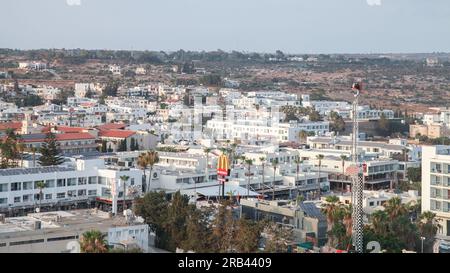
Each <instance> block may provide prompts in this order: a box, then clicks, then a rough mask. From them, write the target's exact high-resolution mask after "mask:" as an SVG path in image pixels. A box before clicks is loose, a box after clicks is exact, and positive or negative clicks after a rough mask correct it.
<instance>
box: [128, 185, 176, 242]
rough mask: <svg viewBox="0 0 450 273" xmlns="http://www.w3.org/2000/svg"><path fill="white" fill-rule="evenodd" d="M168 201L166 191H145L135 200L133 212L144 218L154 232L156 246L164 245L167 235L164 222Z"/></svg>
mask: <svg viewBox="0 0 450 273" xmlns="http://www.w3.org/2000/svg"><path fill="white" fill-rule="evenodd" d="M168 205H169V201H168V200H167V198H166V193H165V192H163V191H160V192H147V193H146V194H145V195H144V197H139V198H137V199H136V201H135V206H134V208H133V209H134V212H135V214H136V215H139V216H141V217H142V218H144V220H145V223H146V224H148V225H149V228H150V229H151V230H152V231H153V232H155V234H156V238H155V245H156V247H166V246H167V240H168V238H167V237H168V236H167V233H166V229H165V228H164V223H165V222H166V219H167V207H168Z"/></svg>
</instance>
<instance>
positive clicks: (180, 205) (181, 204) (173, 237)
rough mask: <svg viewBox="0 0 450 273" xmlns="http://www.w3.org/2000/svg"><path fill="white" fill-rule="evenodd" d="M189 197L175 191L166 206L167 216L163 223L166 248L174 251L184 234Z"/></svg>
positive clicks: (184, 236)
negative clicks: (166, 235) (166, 236)
mask: <svg viewBox="0 0 450 273" xmlns="http://www.w3.org/2000/svg"><path fill="white" fill-rule="evenodd" d="M188 202H189V198H188V197H187V196H186V195H181V193H180V192H179V191H177V192H176V193H175V194H174V195H173V196H172V200H171V202H170V203H169V205H168V207H167V218H166V220H165V221H164V223H163V226H164V229H165V231H166V232H167V234H168V240H167V246H166V249H168V250H169V251H175V250H176V248H177V247H178V246H179V244H180V242H182V241H183V240H184V239H185V238H186V236H187V234H186V225H187V219H188V213H189V204H188Z"/></svg>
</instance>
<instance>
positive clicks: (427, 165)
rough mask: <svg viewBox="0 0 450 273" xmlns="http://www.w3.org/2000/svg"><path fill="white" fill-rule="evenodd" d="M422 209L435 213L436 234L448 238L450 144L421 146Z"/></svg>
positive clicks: (449, 222)
mask: <svg viewBox="0 0 450 273" xmlns="http://www.w3.org/2000/svg"><path fill="white" fill-rule="evenodd" d="M422 211H431V212H434V213H436V214H437V217H438V218H439V219H441V220H442V221H441V222H440V224H441V225H442V229H440V230H439V231H438V234H439V235H443V236H449V237H448V238H450V146H423V149H422Z"/></svg>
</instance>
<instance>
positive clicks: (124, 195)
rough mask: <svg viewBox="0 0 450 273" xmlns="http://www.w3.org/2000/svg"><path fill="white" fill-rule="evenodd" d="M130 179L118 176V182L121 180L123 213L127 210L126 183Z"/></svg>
mask: <svg viewBox="0 0 450 273" xmlns="http://www.w3.org/2000/svg"><path fill="white" fill-rule="evenodd" d="M128 179H130V177H129V176H128V175H122V176H120V180H122V183H123V210H124V211H125V210H126V209H127V203H126V202H127V199H126V197H127V182H128Z"/></svg>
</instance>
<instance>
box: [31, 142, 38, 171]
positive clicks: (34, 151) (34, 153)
mask: <svg viewBox="0 0 450 273" xmlns="http://www.w3.org/2000/svg"><path fill="white" fill-rule="evenodd" d="M36 151H37V149H36V147H34V146H32V147H31V152H32V153H33V168H34V167H36Z"/></svg>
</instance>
